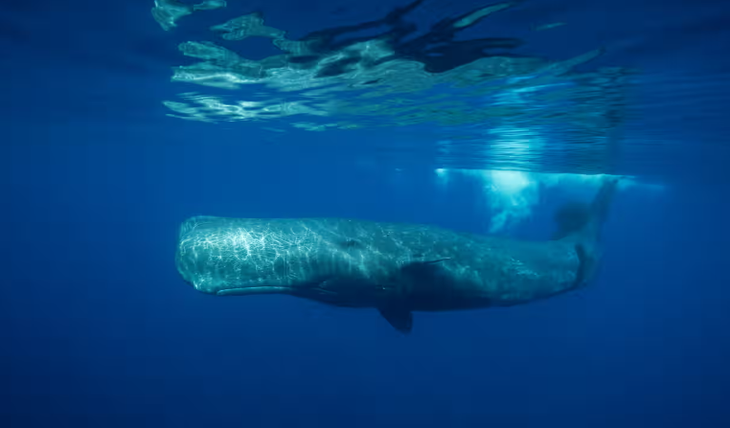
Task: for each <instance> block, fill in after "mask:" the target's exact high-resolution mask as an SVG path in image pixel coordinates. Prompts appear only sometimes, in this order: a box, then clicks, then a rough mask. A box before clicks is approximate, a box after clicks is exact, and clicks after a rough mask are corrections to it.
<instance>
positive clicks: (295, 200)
mask: <svg viewBox="0 0 730 428" xmlns="http://www.w3.org/2000/svg"><path fill="white" fill-rule="evenodd" d="M224 5H225V7H223V6H224ZM408 5H409V3H407V2H404V1H397V2H396V1H394V0H373V1H369V2H366V3H355V2H342V1H334V0H329V1H324V0H322V1H314V0H312V1H307V2H295V1H292V0H276V1H266V2H264V1H258V0H254V1H238V0H228V2H227V4H226V3H224V2H221V1H215V0H213V1H210V0H209V1H207V2H201V3H197V6H195V4H194V3H192V2H182V3H178V2H175V1H170V0H165V1H162V0H158V1H157V2H155V1H153V0H134V1H128V2H115V3H111V2H101V1H91V0H78V1H74V2H67V3H62V2H51V1H47V0H45V1H44V0H37V1H26V2H15V3H12V2H5V3H3V4H2V5H1V6H0V47H2V56H0V58H1V59H0V63H1V64H2V71H1V73H2V79H0V93H1V94H2V100H3V102H2V103H1V104H0V113H1V116H0V117H1V118H2V122H1V123H2V134H0V135H2V145H1V146H0V171H1V172H0V176H1V177H2V180H1V181H0V183H2V190H3V197H2V200H3V201H4V205H3V207H4V209H3V210H2V211H1V212H2V217H0V219H2V225H3V226H4V230H3V232H2V236H3V240H2V242H3V244H4V245H3V253H2V260H3V263H2V265H1V266H2V270H3V275H2V278H3V279H2V285H3V295H2V297H1V298H0V318H1V321H2V325H3V328H2V329H0V332H1V333H0V334H1V336H0V362H1V363H2V364H0V394H1V396H0V426H3V427H6V426H7V427H48V426H53V427H65V426H73V427H86V426H88V427H132V426H133V427H146V426H150V427H167V426H171V427H173V426H174V427H186V426H196V427H197V426H217V427H228V426H247V427H279V426H282V427H284V426H285V427H311V426H317V427H340V426H352V427H361V426H362V427H371V426H379V427H390V426H403V425H409V426H410V425H414V426H416V425H417V426H422V427H431V426H433V427H445V426H449V427H450V426H453V427H472V426H474V427H476V426H485V425H489V426H494V427H497V426H498V427H532V426H544V427H558V426H559V427H561V428H565V427H584V426H592V427H615V426H627V427H639V426H641V427H645V426H656V427H685V426H703V427H715V426H717V427H724V426H727V425H728V423H729V422H730V411H729V410H728V407H727V405H726V400H727V398H726V397H728V396H729V395H730V369H728V365H727V363H726V362H727V360H728V357H729V356H730V336H729V335H728V333H727V326H728V325H730V324H729V321H730V316H729V315H728V309H727V308H728V307H729V306H730V291H728V286H729V284H730V274H729V273H728V271H727V268H726V267H725V266H727V263H728V261H730V258H729V257H728V254H730V253H729V252H728V250H727V244H726V243H727V241H728V238H730V231H729V230H728V227H727V226H726V224H725V223H726V221H727V219H728V218H730V203H728V200H727V197H726V195H727V194H728V190H730V189H729V188H728V184H727V183H728V175H727V172H726V168H727V167H726V165H728V161H729V160H730V149H728V147H727V143H726V141H725V140H726V138H727V136H728V131H730V128H729V127H728V121H727V120H726V119H725V116H726V114H725V110H726V106H727V103H728V101H729V100H730V97H729V95H730V89H729V88H730V86H728V79H729V78H730V62H728V60H727V56H726V54H725V52H724V51H725V47H726V46H727V42H728V40H729V39H730V37H729V36H730V34H729V31H730V30H729V28H730V27H728V26H727V25H726V24H727V23H728V22H730V6H729V5H728V4H726V3H725V2H718V1H710V0H702V1H680V0H665V1H658V0H656V1H655V0H651V1H645V2H630V1H627V0H615V1H610V2H609V1H603V0H601V1H598V0H597V1H591V2H578V1H575V0H572V1H562V0H558V1H548V0H534V1H521V2H512V3H510V2H507V3H492V4H484V3H479V2H476V1H472V0H463V1H462V0H460V1H453V2H452V1H449V2H446V1H442V0H426V1H424V2H413V3H410V5H412V6H413V10H409V9H408ZM487 6H490V7H489V8H486V9H485V7H487ZM492 6H493V7H492ZM153 8H154V9H153ZM240 17H246V18H245V19H243V20H241V19H239V20H238V21H236V19H237V18H240ZM173 23H174V25H172V24H173ZM226 23H228V24H226ZM363 23H371V24H368V25H362V24H363ZM333 28H335V29H337V30H335V31H331V29H333ZM335 36H336V37H335ZM305 42H306V43H305ZM604 175H612V176H622V177H624V179H623V181H622V183H624V184H623V185H622V187H621V188H620V191H619V193H618V195H617V196H616V200H615V202H614V204H613V206H612V207H611V212H610V217H609V220H608V223H607V224H606V225H605V230H604V237H603V241H604V242H603V245H604V249H605V259H604V263H603V267H602V269H601V271H600V274H599V276H598V277H597V278H596V279H595V281H593V283H592V284H590V285H589V286H588V287H587V288H585V289H582V290H580V291H577V292H574V293H569V294H565V295H562V296H558V297H555V298H552V299H548V300H546V301H541V302H535V303H530V304H526V305H521V306H515V307H511V308H499V309H483V310H475V311H459V312H445V313H416V314H415V316H414V329H413V332H412V333H411V334H409V335H402V334H400V333H398V332H397V331H395V330H394V329H393V328H392V327H391V326H390V325H388V323H387V322H386V321H385V320H383V319H382V318H381V317H380V315H378V313H377V311H375V310H369V309H345V308H335V307H329V306H324V305H320V304H317V303H314V302H309V301H306V300H302V299H296V298H293V297H287V296H276V295H272V296H250V297H240V298H234V297H231V298H227V297H214V296H209V295H205V294H202V293H198V292H197V291H196V290H194V289H193V288H192V287H190V286H188V285H187V284H185V283H184V282H183V281H182V279H181V278H180V276H179V274H178V273H177V272H176V270H175V264H174V253H175V248H176V242H177V237H178V228H179V226H180V224H181V223H182V222H183V221H184V220H185V219H187V218H189V217H191V216H195V215H215V216H223V217H350V218H360V219H367V220H375V221H385V222H407V223H424V224H433V225H438V226H441V227H446V228H451V229H455V230H459V231H464V232H470V233H478V234H487V233H491V234H498V235H501V236H511V237H516V238H524V239H546V237H548V236H549V234H550V233H551V231H552V229H553V224H552V215H553V212H554V211H555V210H556V209H557V208H558V207H559V206H560V205H561V204H562V203H563V202H565V201H566V200H572V199H581V200H584V199H588V198H590V197H591V195H592V194H593V193H594V192H595V190H596V188H597V184H598V182H599V181H600V179H601V177H602V176H604Z"/></svg>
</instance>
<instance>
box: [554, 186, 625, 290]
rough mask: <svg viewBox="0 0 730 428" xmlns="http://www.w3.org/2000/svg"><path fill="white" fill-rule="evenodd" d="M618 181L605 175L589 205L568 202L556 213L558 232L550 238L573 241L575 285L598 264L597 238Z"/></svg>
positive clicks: (578, 285)
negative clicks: (576, 259)
mask: <svg viewBox="0 0 730 428" xmlns="http://www.w3.org/2000/svg"><path fill="white" fill-rule="evenodd" d="M618 182H619V179H618V178H615V177H612V178H608V179H606V180H604V181H603V184H602V185H601V188H600V190H599V191H598V193H597V194H596V196H595V197H594V198H593V201H592V202H591V203H590V204H577V203H569V204H566V205H564V206H563V207H562V208H561V209H559V210H558V211H557V212H556V213H555V222H556V224H557V231H556V233H555V235H554V236H553V238H554V239H560V240H565V241H566V242H569V243H572V244H574V246H575V253H576V256H577V257H578V260H579V261H580V265H579V267H578V272H577V275H576V278H575V284H574V288H578V287H581V286H583V285H585V284H586V283H587V282H588V281H589V280H590V279H591V278H592V277H593V276H595V274H596V271H597V269H598V268H599V266H600V260H601V258H602V257H601V255H602V251H601V249H600V245H598V241H599V239H600V235H601V227H602V226H603V223H604V222H605V221H606V217H607V216H608V210H609V208H610V207H611V202H612V201H613V197H614V195H615V194H616V188H617V186H618Z"/></svg>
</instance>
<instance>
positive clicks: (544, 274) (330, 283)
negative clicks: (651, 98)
mask: <svg viewBox="0 0 730 428" xmlns="http://www.w3.org/2000/svg"><path fill="white" fill-rule="evenodd" d="M615 188H616V181H615V180H611V181H606V182H604V184H603V186H602V188H601V189H600V191H599V192H598V195H597V196H596V197H595V199H594V201H593V203H591V204H569V205H566V206H565V207H564V208H563V209H562V210H560V211H559V212H558V214H557V215H556V221H557V223H558V230H557V232H556V234H555V236H554V237H553V239H551V240H545V241H526V240H514V239H507V238H501V237H492V236H484V235H475V234H469V233H461V232H457V231H453V230H448V229H444V228H440V227H436V226H432V225H417V224H404V223H382V222H373V221H366V220H358V219H342V218H242V219H238V218H223V217H211V216H199V217H193V218H190V219H188V220H186V221H185V222H184V223H183V224H182V226H181V229H180V234H179V240H178V245H177V252H176V258H175V259H176V265H177V269H178V271H179V273H180V275H181V276H182V278H183V279H184V280H185V281H186V282H187V283H189V284H191V285H192V286H193V287H194V288H195V289H196V290H198V291H200V292H203V293H208V294H213V295H217V296H236V295H238V296H241V295H252V294H272V293H276V294H288V295H292V296H297V297H302V298H306V299H311V300H315V301H319V302H322V303H326V304H331V305H336V306H344V307H353V308H356V307H359V308H375V309H377V310H379V311H380V313H381V314H382V315H383V317H384V318H385V319H386V320H387V321H388V322H389V323H390V324H391V325H392V326H393V327H395V328H396V329H397V330H399V331H401V332H404V333H408V332H410V331H411V329H412V326H413V316H412V312H414V311H450V310H462V309H475V308H485V307H497V306H511V305H516V304H522V303H527V302H531V301H535V300H540V299H545V298H548V297H551V296H555V295H557V294H561V293H565V292H568V291H570V290H574V289H577V288H580V287H583V286H585V285H586V284H587V283H588V282H589V281H590V280H591V279H592V277H593V276H594V275H595V272H596V269H597V266H598V264H599V262H600V255H601V251H600V247H599V237H600V228H601V224H602V223H603V221H604V219H605V217H606V212H607V209H608V206H609V204H610V201H611V199H612V197H613V194H614V193H615Z"/></svg>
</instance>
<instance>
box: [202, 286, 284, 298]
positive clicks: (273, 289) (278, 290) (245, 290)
mask: <svg viewBox="0 0 730 428" xmlns="http://www.w3.org/2000/svg"><path fill="white" fill-rule="evenodd" d="M292 290H293V287H287V286H271V285H262V286H251V287H236V288H226V289H223V290H218V291H217V292H216V293H215V295H216V296H249V295H252V294H288V293H291V292H292Z"/></svg>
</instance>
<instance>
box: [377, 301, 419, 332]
mask: <svg viewBox="0 0 730 428" xmlns="http://www.w3.org/2000/svg"><path fill="white" fill-rule="evenodd" d="M378 310H379V311H380V315H382V316H383V318H385V320H386V321H388V323H390V325H392V326H393V328H395V329H396V330H398V331H400V332H401V333H405V334H408V333H410V332H411V330H412V329H413V314H412V313H411V311H409V310H408V309H405V308H402V307H398V306H390V307H385V308H380V309H378Z"/></svg>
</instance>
